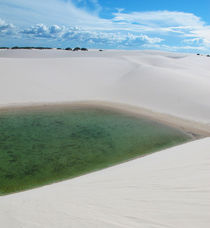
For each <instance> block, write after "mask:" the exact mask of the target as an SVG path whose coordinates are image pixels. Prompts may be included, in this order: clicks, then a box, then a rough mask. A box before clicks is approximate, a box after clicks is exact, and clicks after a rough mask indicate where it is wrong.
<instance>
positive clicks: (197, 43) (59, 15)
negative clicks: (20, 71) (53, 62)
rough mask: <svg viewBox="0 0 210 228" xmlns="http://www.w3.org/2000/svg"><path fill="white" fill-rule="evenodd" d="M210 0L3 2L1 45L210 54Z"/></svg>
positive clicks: (14, 0)
mask: <svg viewBox="0 0 210 228" xmlns="http://www.w3.org/2000/svg"><path fill="white" fill-rule="evenodd" d="M209 12H210V2H209V0H199V1H198V0H176V1H170V0H0V46H9V47H12V46H45V47H61V48H65V47H75V46H79V47H87V48H100V49H131V50H135V49H156V50H165V51H178V52H197V53H198V52H199V53H209V52H210V13H209Z"/></svg>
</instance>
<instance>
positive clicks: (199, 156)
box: [0, 138, 210, 228]
mask: <svg viewBox="0 0 210 228" xmlns="http://www.w3.org/2000/svg"><path fill="white" fill-rule="evenodd" d="M209 148H210V138H206V139H201V140H198V141H194V142H191V143H187V144H184V145H181V146H177V147H174V148H171V149H167V150H164V151H161V152H157V153H154V154H152V155H149V156H146V157H143V158H139V159H136V160H133V161H130V162H127V163H124V164H121V165H118V166H114V167H111V168H108V169H105V170H102V171H99V172H95V173H92V174H88V175H85V176H82V177H79V178H75V179H72V180H69V181H64V182H61V183H58V184H53V185H49V186H45V187H42V188H38V189H34V190H30V191H26V192H22V193H17V194H13V195H9V196H4V197H0V221H1V224H4V225H3V227H8V228H13V227H15V228H23V227H24V228H25V227H26V228H48V227H49V228H58V227H59V228H61V227H62V228H86V227H88V228H99V227H100V228H107V227H109V228H128V227H132V228H134V227H135V228H153V227H154V228H157V227H158V228H159V227H170V228H183V227H190V228H208V227H209V224H210V194H209V191H210V184H209V183H210V182H209V173H210V172H209V171H210V150H209Z"/></svg>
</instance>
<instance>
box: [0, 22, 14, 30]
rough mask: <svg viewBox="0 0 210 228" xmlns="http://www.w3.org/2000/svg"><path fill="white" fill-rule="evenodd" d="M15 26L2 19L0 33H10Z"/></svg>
mask: <svg viewBox="0 0 210 228" xmlns="http://www.w3.org/2000/svg"><path fill="white" fill-rule="evenodd" d="M13 28H14V25H13V24H10V23H6V22H5V21H4V20H2V19H0V33H1V34H2V33H8V32H10V31H11V30H12V29H13Z"/></svg>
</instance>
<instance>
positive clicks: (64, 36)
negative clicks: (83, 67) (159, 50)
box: [20, 24, 163, 46]
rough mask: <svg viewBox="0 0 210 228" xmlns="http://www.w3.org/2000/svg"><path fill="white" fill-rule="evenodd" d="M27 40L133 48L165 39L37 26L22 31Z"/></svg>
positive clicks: (64, 27) (75, 28)
mask: <svg viewBox="0 0 210 228" xmlns="http://www.w3.org/2000/svg"><path fill="white" fill-rule="evenodd" d="M20 33H22V34H23V35H24V36H25V37H26V38H29V37H30V38H33V39H34V38H38V39H53V40H59V41H75V42H78V43H87V44H92V45H93V44H96V45H99V44H103V45H105V44H106V45H114V44H115V45H116V44H117V45H121V46H128V45H130V46H133V45H140V44H143V43H151V44H154V43H160V42H162V41H163V39H161V38H158V37H149V36H147V35H144V34H132V33H124V32H112V31H109V32H108V31H93V30H86V29H84V28H81V27H70V26H58V25H51V26H47V25H44V24H37V25H35V26H32V27H30V28H27V29H25V30H22V31H20Z"/></svg>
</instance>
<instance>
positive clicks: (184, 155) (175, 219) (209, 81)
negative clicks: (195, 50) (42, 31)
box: [0, 50, 210, 228]
mask: <svg viewBox="0 0 210 228" xmlns="http://www.w3.org/2000/svg"><path fill="white" fill-rule="evenodd" d="M209 72H210V59H209V58H206V57H204V56H196V55H190V54H179V53H167V52H159V51H104V52H98V51H90V52H85V53H82V52H78V53H75V52H65V51H56V50H45V51H37V50H6V51H0V107H1V108H3V107H8V106H11V105H16V106H18V105H24V104H25V105H28V104H30V105H31V104H38V103H53V102H58V103H61V102H79V101H88V102H90V101H91V102H95V104H97V103H102V101H103V102H104V101H105V102H107V103H104V105H107V106H109V105H111V104H112V105H114V106H115V104H116V106H119V108H122V109H124V108H125V109H126V110H130V111H132V112H134V113H138V112H139V113H143V114H145V115H149V116H151V117H155V116H157V118H159V119H161V120H164V121H167V119H168V118H169V119H168V121H169V122H172V119H170V116H172V117H173V118H174V119H173V121H175V122H178V121H179V123H180V125H181V126H184V125H186V123H187V126H188V128H189V127H190V125H191V127H193V128H194V129H199V130H204V131H205V130H206V131H207V132H209V126H210V102H209V97H210V75H209ZM148 110H151V112H150V111H148ZM175 117H179V118H180V119H179V118H177V120H176V118H175ZM185 120H186V121H185ZM191 121H192V122H191ZM175 122H174V123H175ZM209 148H210V138H205V139H201V140H198V141H194V142H191V143H187V144H184V145H181V146H178V147H174V148H171V149H167V150H164V151H161V152H157V153H154V154H152V155H149V156H146V157H143V158H139V159H136V160H134V161H130V162H127V163H124V164H121V165H118V166H115V167H112V168H109V169H105V170H102V171H99V172H95V173H92V174H89V175H85V176H82V177H79V178H75V179H72V180H69V181H64V182H61V183H57V184H53V185H49V186H45V187H42V188H39V189H34V190H31V191H27V192H22V193H17V194H13V195H9V196H4V197H0V223H1V224H3V227H5V228H13V227H15V228H22V227H24V228H43V227H44V228H48V227H49V228H57V227H60V228H69V227H72V228H80V227H81V228H85V227H87V228H98V227H100V228H103V227H104V228H107V227H109V228H112V227H113V228H118V227H119V228H128V227H129V228H131V227H132V228H135V227H136V228H141V227H142V228H147V227H148V228H149V227H150V228H151V227H156V228H157V227H170V228H183V227H186V228H187V227H190V228H193V227H195V228H198V227H199V228H208V227H209V226H210V182H209V173H210V149H209Z"/></svg>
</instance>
